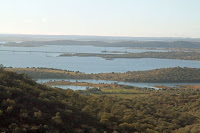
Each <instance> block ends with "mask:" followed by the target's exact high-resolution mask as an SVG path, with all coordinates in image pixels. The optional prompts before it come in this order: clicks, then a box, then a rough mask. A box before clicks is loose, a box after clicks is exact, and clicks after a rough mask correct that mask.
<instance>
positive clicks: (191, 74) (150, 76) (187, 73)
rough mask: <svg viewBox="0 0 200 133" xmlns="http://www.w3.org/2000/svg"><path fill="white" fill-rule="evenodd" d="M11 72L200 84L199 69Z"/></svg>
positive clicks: (55, 76) (35, 76)
mask: <svg viewBox="0 0 200 133" xmlns="http://www.w3.org/2000/svg"><path fill="white" fill-rule="evenodd" d="M6 70H9V71H15V72H17V73H25V74H27V75H28V76H29V77H31V78H34V79H103V80H114V81H127V82H196V83H200V69H199V68H186V67H184V68H182V67H174V68H162V69H155V70H148V71H133V72H126V73H99V74H85V73H81V72H78V71H77V72H73V71H67V70H57V69H49V68H6Z"/></svg>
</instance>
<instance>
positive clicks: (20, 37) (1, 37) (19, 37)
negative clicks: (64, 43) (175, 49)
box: [0, 34, 200, 42]
mask: <svg viewBox="0 0 200 133" xmlns="http://www.w3.org/2000/svg"><path fill="white" fill-rule="evenodd" d="M52 40H82V41H108V42H113V41H114V42H115V41H164V42H165V41H166V42H172V41H192V42H200V38H184V37H128V36H92V35H37V34H36V35H34V34H33V35H31V34H0V41H52Z"/></svg>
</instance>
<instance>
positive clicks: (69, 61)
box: [0, 45, 200, 73]
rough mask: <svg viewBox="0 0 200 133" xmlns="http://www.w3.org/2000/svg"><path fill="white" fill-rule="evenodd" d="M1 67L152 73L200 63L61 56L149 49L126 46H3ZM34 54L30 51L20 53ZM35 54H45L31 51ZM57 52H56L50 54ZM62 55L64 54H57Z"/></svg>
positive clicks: (193, 66)
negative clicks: (103, 51)
mask: <svg viewBox="0 0 200 133" xmlns="http://www.w3.org/2000/svg"><path fill="white" fill-rule="evenodd" d="M0 50H11V51H0V55H1V56H0V64H3V65H4V66H6V67H10V66H11V67H46V68H57V69H63V70H72V71H80V72H85V73H108V72H127V71H142V70H152V69H157V68H167V67H177V66H180V67H192V68H200V61H190V60H173V59H154V58H140V59H130V58H129V59H128V58H127V59H114V60H105V59H103V58H101V57H58V55H60V54H61V53H62V52H72V53H73V52H76V53H78V52H82V53H84V52H85V53H88V52H91V53H94V52H96V53H98V52H101V51H102V50H106V51H126V50H127V51H129V50H130V51H131V52H145V51H149V50H145V49H127V48H126V47H123V48H122V47H93V46H54V45H47V46H42V47H5V46H0ZM12 50H13V51H15V52H13V51H12ZM16 51H30V52H16ZM31 51H44V53H41V52H31ZM45 51H48V52H54V53H46V52H45ZM130 51H129V52H130ZM56 52H61V53H56Z"/></svg>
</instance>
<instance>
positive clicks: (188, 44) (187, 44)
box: [6, 40, 200, 48]
mask: <svg viewBox="0 0 200 133" xmlns="http://www.w3.org/2000/svg"><path fill="white" fill-rule="evenodd" d="M6 45H7V46H25V47H29V46H31V47H34V46H43V45H80V46H87V45H89V46H99V47H149V48H152V47H153V48H200V42H192V41H172V42H168V41H166V42H165V41H120V42H119V41H118V42H106V41H75V40H54V41H25V42H21V43H16V42H9V43H7V44H6Z"/></svg>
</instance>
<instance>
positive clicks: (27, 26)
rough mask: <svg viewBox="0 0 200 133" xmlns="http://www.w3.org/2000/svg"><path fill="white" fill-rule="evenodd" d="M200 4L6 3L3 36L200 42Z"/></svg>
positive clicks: (133, 0)
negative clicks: (87, 37) (180, 39)
mask: <svg viewBox="0 0 200 133" xmlns="http://www.w3.org/2000/svg"><path fill="white" fill-rule="evenodd" d="M199 7H200V0H0V33H1V34H46V35H100V36H132V37H194V38H198V37H199V38H200V8H199Z"/></svg>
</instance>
